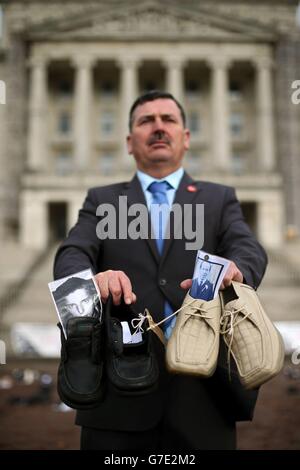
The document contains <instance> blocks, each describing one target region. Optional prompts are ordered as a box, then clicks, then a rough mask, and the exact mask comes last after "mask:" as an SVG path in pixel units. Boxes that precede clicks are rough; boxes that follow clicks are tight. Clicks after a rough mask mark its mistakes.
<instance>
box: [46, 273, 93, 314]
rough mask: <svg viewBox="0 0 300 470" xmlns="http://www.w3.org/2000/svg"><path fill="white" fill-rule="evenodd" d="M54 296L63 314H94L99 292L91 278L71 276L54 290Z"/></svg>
mask: <svg viewBox="0 0 300 470" xmlns="http://www.w3.org/2000/svg"><path fill="white" fill-rule="evenodd" d="M53 297H54V299H55V301H56V303H57V305H58V309H59V311H60V312H61V313H62V314H66V313H70V314H72V315H73V316H76V317H77V316H85V315H88V316H92V315H93V313H94V307H95V302H96V300H97V292H96V289H95V287H94V285H93V284H92V281H91V280H86V279H81V278H78V277H71V278H69V279H68V280H67V281H66V282H64V283H63V284H61V285H60V286H59V287H58V288H57V289H56V290H55V291H54V292H53Z"/></svg>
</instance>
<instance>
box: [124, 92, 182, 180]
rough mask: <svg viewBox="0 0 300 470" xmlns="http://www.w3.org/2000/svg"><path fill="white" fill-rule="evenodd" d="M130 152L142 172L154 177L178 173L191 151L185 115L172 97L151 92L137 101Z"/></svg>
mask: <svg viewBox="0 0 300 470" xmlns="http://www.w3.org/2000/svg"><path fill="white" fill-rule="evenodd" d="M129 130H130V134H129V136H128V137H127V145H128V151H129V153H130V154H132V155H133V156H134V158H135V160H136V163H137V167H138V169H139V170H141V171H144V172H145V173H148V174H150V175H152V176H154V177H157V178H163V177H164V176H166V175H168V174H170V173H172V172H173V171H176V170H177V169H178V168H179V167H180V166H181V162H182V158H183V156H184V153H185V151H186V150H187V149H188V148H189V142H190V133H189V131H188V129H186V128H185V113H184V110H183V108H182V106H181V105H180V103H179V102H178V101H177V100H176V99H175V98H174V97H173V96H172V95H171V94H170V93H165V92H161V91H150V92H148V93H145V94H144V95H142V96H140V97H139V98H137V100H136V101H135V102H134V103H133V105H132V107H131V110H130V116H129Z"/></svg>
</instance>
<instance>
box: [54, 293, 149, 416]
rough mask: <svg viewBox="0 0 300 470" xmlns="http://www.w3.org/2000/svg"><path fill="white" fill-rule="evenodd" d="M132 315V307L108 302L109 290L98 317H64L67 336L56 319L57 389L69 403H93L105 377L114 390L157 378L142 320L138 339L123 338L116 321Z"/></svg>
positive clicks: (141, 389) (128, 390)
mask: <svg viewBox="0 0 300 470" xmlns="http://www.w3.org/2000/svg"><path fill="white" fill-rule="evenodd" d="M135 318H137V314H136V313H135V312H134V311H133V309H132V308H131V307H130V306H128V305H126V304H125V303H121V305H119V306H115V305H113V302H112V297H111V296H110V297H109V299H108V301H107V304H106V305H105V308H104V312H103V315H102V318H101V319H100V320H99V319H98V318H92V317H73V318H71V319H70V320H69V321H68V323H67V328H66V329H67V331H66V333H67V339H66V338H65V336H64V333H63V330H62V327H61V325H60V324H59V327H60V330H61V345H62V347H61V361H60V365H59V369H58V384H57V389H58V394H59V396H60V398H61V400H62V401H63V402H64V403H66V404H67V405H68V406H70V407H72V408H75V409H89V408H94V407H96V406H97V405H98V404H99V403H100V402H101V401H102V400H103V399H104V397H105V389H106V383H107V381H109V382H110V385H111V386H112V387H113V388H114V389H115V390H116V391H117V392H118V393H120V394H123V395H124V394H125V395H127V394H128V395H133V394H134V395H140V394H146V393H150V392H151V391H153V390H154V389H155V388H156V386H157V384H158V365H157V362H156V358H155V355H154V353H153V350H152V334H151V332H148V331H147V328H148V326H149V324H148V320H147V319H145V321H144V322H143V324H142V325H141V329H140V332H139V333H140V335H139V336H133V337H135V338H136V340H139V341H138V342H130V343H126V342H125V343H124V341H123V339H124V338H123V327H122V325H121V322H127V324H128V328H129V330H128V331H129V334H132V333H134V331H133V328H132V325H131V321H132V320H133V319H135Z"/></svg>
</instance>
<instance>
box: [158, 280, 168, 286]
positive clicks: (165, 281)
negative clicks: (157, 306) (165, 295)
mask: <svg viewBox="0 0 300 470" xmlns="http://www.w3.org/2000/svg"><path fill="white" fill-rule="evenodd" d="M158 283H159V285H160V286H165V285H166V284H167V279H164V278H161V279H160V280H159V281H158Z"/></svg>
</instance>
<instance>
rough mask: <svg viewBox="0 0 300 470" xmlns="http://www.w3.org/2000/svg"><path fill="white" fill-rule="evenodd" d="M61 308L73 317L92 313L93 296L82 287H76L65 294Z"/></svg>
mask: <svg viewBox="0 0 300 470" xmlns="http://www.w3.org/2000/svg"><path fill="white" fill-rule="evenodd" d="M63 308H64V309H66V310H67V311H68V312H69V313H71V314H72V315H74V316H75V317H79V316H85V315H92V313H93V309H94V298H93V296H92V295H90V294H88V292H87V291H86V289H85V288H84V287H83V288H80V289H76V290H75V291H74V292H71V293H70V294H68V295H67V296H66V298H65V303H64V307H63Z"/></svg>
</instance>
